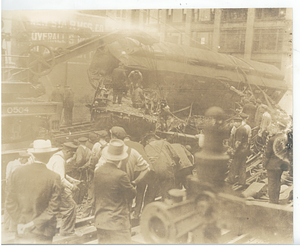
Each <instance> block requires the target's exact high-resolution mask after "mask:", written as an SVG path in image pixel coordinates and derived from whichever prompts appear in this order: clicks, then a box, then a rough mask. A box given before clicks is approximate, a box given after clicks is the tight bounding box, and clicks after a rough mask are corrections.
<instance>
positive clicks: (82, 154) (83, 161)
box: [69, 137, 92, 204]
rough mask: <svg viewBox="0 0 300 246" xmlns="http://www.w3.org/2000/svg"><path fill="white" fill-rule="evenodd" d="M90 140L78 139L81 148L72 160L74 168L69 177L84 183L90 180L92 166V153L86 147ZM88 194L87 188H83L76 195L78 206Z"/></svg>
mask: <svg viewBox="0 0 300 246" xmlns="http://www.w3.org/2000/svg"><path fill="white" fill-rule="evenodd" d="M87 140H88V138H86V137H81V138H79V139H78V142H79V146H78V148H77V149H76V152H75V154H74V156H73V157H72V158H71V160H70V164H71V167H72V171H71V172H70V173H69V175H70V176H71V177H72V178H74V179H78V180H80V181H82V182H86V181H87V180H88V178H89V177H88V176H89V174H88V172H87V170H88V167H89V165H90V157H91V153H92V151H91V150H90V149H89V148H88V147H86V146H85V144H86V142H87ZM86 192H87V187H86V186H82V187H81V188H80V190H79V191H78V192H76V194H74V200H75V202H76V203H77V204H81V202H82V201H83V198H84V196H85V194H86Z"/></svg>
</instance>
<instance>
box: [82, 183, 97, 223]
mask: <svg viewBox="0 0 300 246" xmlns="http://www.w3.org/2000/svg"><path fill="white" fill-rule="evenodd" d="M94 213H95V198H94V182H93V180H91V181H90V182H89V186H88V197H87V201H86V204H85V207H84V210H83V216H84V217H88V216H92V215H94Z"/></svg>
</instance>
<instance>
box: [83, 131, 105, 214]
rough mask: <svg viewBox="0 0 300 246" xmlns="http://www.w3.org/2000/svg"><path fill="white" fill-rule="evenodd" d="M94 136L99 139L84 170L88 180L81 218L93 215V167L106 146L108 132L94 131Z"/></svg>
mask: <svg viewBox="0 0 300 246" xmlns="http://www.w3.org/2000/svg"><path fill="white" fill-rule="evenodd" d="M94 134H95V135H96V136H97V138H99V140H98V139H97V140H98V141H96V143H95V144H94V146H93V148H92V152H91V156H90V160H89V163H88V164H87V166H86V170H87V172H88V180H87V194H88V196H87V200H86V203H85V204H83V209H82V218H85V217H88V216H92V215H94V211H95V209H94V202H95V199H94V170H95V165H96V164H97V163H98V161H99V159H100V157H101V154H102V150H103V149H104V148H105V147H106V146H107V145H108V143H107V142H106V139H107V137H108V132H107V131H105V130H101V131H95V132H94Z"/></svg>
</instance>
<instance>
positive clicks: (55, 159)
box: [47, 142, 80, 236]
mask: <svg viewBox="0 0 300 246" xmlns="http://www.w3.org/2000/svg"><path fill="white" fill-rule="evenodd" d="M76 148H77V147H76V146H75V145H74V144H73V143H71V142H67V143H64V144H63V148H62V150H61V151H59V152H57V153H55V154H54V155H53V156H52V157H51V158H50V160H49V162H48V164H47V167H48V169H50V170H51V171H53V172H55V173H57V174H59V176H60V178H61V183H62V186H63V190H62V193H61V207H60V213H61V215H62V224H61V227H60V234H61V235H62V236H66V235H71V234H75V222H76V209H77V205H76V202H75V201H74V200H73V197H72V191H73V192H74V191H77V190H78V186H77V185H78V184H79V183H80V181H79V180H76V179H73V178H71V177H70V176H68V175H66V170H65V165H66V160H68V159H69V158H70V157H72V156H73V154H74V151H75V150H76Z"/></svg>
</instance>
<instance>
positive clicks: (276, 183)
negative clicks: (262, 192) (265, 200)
mask: <svg viewBox="0 0 300 246" xmlns="http://www.w3.org/2000/svg"><path fill="white" fill-rule="evenodd" d="M267 174H268V194H269V202H270V203H275V204H278V203H279V195H280V186H281V182H280V180H281V175H282V170H267Z"/></svg>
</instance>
